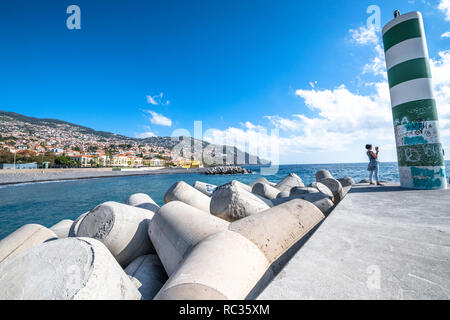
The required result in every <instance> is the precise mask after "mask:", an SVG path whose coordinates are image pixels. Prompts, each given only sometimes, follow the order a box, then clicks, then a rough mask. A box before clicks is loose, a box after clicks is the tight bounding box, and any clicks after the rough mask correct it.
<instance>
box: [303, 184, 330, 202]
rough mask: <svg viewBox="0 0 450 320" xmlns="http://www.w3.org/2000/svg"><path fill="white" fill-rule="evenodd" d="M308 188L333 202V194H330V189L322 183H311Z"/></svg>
mask: <svg viewBox="0 0 450 320" xmlns="http://www.w3.org/2000/svg"><path fill="white" fill-rule="evenodd" d="M308 187H311V188H316V189H317V190H319V192H321V193H323V194H326V195H327V196H329V197H330V199H331V201H333V202H334V195H333V192H331V190H330V188H328V187H327V186H326V185H324V184H323V183H320V182H313V183H311V184H310V185H309V186H308Z"/></svg>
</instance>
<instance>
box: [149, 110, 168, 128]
mask: <svg viewBox="0 0 450 320" xmlns="http://www.w3.org/2000/svg"><path fill="white" fill-rule="evenodd" d="M144 111H145V112H146V113H148V114H150V116H151V117H150V122H151V123H153V124H157V125H160V126H166V127H171V126H172V120H171V119H169V118H167V117H165V116H163V115H162V114H160V113H157V112H155V111H152V110H144Z"/></svg>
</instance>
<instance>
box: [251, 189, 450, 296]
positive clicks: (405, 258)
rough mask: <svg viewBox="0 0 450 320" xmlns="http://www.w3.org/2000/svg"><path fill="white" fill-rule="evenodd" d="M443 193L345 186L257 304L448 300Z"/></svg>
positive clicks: (447, 214) (449, 234)
mask: <svg viewBox="0 0 450 320" xmlns="http://www.w3.org/2000/svg"><path fill="white" fill-rule="evenodd" d="M449 298H450V190H411V189H404V188H401V187H400V186H399V185H395V184H387V185H385V186H381V187H378V186H369V185H368V184H364V185H363V184H359V185H355V186H353V188H352V189H351V191H350V192H349V193H348V194H347V196H346V197H345V198H344V199H343V200H342V201H341V202H340V203H339V204H338V205H337V207H336V208H335V209H334V210H333V211H332V212H331V214H330V215H329V216H328V217H327V218H326V219H325V220H323V222H322V223H321V225H320V226H319V227H318V228H317V229H316V230H315V232H314V233H313V234H312V235H311V237H310V238H309V240H308V241H307V242H306V243H305V244H304V245H303V246H302V247H301V248H300V249H299V251H298V252H297V253H296V254H295V255H294V256H293V257H292V259H291V260H290V261H289V262H288V263H287V264H286V266H285V267H284V269H282V270H281V271H280V273H279V274H278V275H277V276H276V277H275V278H274V279H273V280H272V282H271V283H269V284H268V286H267V287H266V288H265V289H264V290H263V291H262V292H261V294H260V295H259V297H258V299H449Z"/></svg>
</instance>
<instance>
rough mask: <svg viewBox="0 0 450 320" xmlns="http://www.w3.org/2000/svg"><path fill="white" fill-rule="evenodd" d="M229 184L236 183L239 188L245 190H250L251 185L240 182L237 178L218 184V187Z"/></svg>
mask: <svg viewBox="0 0 450 320" xmlns="http://www.w3.org/2000/svg"><path fill="white" fill-rule="evenodd" d="M230 184H232V185H236V186H238V187H239V188H241V189H244V190H245V191H248V192H252V187H250V186H249V185H248V184H245V183H242V182H240V181H238V180H231V181H230V182H227V183H225V184H223V185H221V186H219V188H220V187H226V186H228V185H230Z"/></svg>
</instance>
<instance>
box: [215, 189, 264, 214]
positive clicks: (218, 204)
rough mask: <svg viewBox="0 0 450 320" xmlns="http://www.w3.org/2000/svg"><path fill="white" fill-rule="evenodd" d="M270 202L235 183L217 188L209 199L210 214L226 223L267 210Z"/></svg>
mask: <svg viewBox="0 0 450 320" xmlns="http://www.w3.org/2000/svg"><path fill="white" fill-rule="evenodd" d="M268 202H269V203H270V204H271V202H270V200H267V199H264V200H263V198H262V197H260V196H258V195H256V194H253V193H251V192H248V191H247V190H245V189H243V188H241V187H240V185H239V184H237V183H234V182H233V183H229V184H225V185H223V186H220V187H218V188H217V190H216V191H215V192H214V193H213V195H212V197H211V206H210V211H211V214H213V215H215V216H217V217H219V218H222V219H224V220H227V221H235V220H238V219H241V218H243V217H247V216H249V215H252V214H255V213H258V212H261V211H264V210H267V209H269V208H270V207H271V205H269V203H268Z"/></svg>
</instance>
